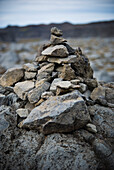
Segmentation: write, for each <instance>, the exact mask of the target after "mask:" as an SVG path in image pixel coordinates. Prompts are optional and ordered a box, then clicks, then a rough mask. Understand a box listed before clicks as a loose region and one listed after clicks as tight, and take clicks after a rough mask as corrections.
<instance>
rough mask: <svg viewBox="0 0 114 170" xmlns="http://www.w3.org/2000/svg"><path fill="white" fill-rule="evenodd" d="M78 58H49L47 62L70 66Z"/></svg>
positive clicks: (72, 56) (71, 56) (74, 56)
mask: <svg viewBox="0 0 114 170" xmlns="http://www.w3.org/2000/svg"><path fill="white" fill-rule="evenodd" d="M76 58H77V56H76V55H69V56H68V57H66V58H57V57H50V56H49V57H48V59H47V61H49V62H51V63H57V64H70V63H74V62H76V60H77V59H76Z"/></svg>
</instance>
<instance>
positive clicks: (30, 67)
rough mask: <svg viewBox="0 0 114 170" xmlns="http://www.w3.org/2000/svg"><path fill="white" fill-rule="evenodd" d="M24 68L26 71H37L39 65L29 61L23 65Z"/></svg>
mask: <svg viewBox="0 0 114 170" xmlns="http://www.w3.org/2000/svg"><path fill="white" fill-rule="evenodd" d="M23 68H24V69H25V70H26V71H37V69H38V66H37V65H34V64H32V63H27V64H24V65H23Z"/></svg>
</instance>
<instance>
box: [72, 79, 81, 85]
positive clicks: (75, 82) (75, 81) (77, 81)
mask: <svg viewBox="0 0 114 170" xmlns="http://www.w3.org/2000/svg"><path fill="white" fill-rule="evenodd" d="M71 83H72V84H74V85H77V84H79V83H80V80H79V79H74V80H71Z"/></svg>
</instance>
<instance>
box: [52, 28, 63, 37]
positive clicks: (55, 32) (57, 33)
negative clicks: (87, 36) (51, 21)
mask: <svg viewBox="0 0 114 170" xmlns="http://www.w3.org/2000/svg"><path fill="white" fill-rule="evenodd" d="M51 34H53V35H56V36H62V35H63V33H62V31H61V30H60V29H58V28H57V27H52V28H51Z"/></svg>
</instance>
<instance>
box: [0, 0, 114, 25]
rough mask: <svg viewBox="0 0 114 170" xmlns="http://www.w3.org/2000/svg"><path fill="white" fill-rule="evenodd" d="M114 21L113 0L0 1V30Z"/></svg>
mask: <svg viewBox="0 0 114 170" xmlns="http://www.w3.org/2000/svg"><path fill="white" fill-rule="evenodd" d="M107 20H114V0H0V27H1V28H4V27H6V26H7V25H19V26H25V25H30V24H49V23H62V22H70V23H73V24H82V23H90V22H96V21H107Z"/></svg>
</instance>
